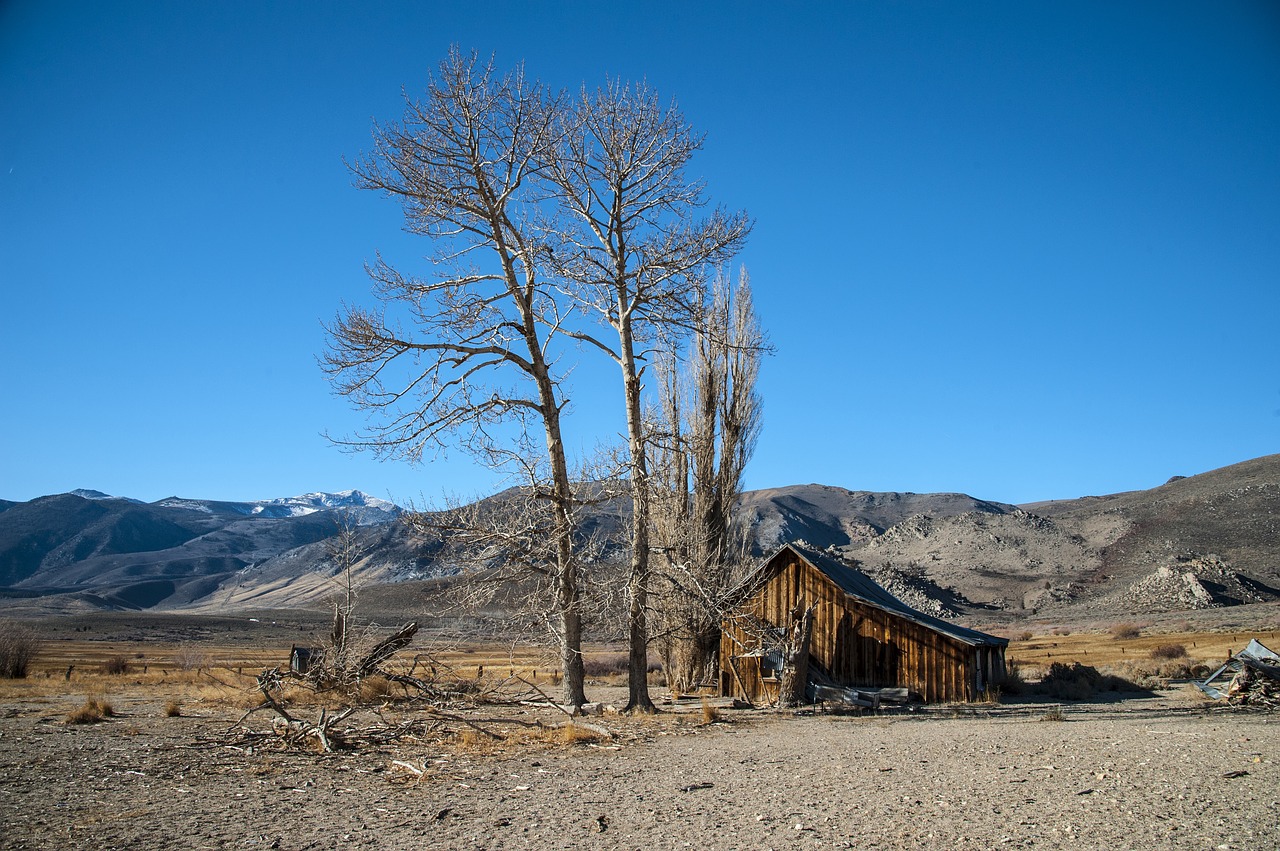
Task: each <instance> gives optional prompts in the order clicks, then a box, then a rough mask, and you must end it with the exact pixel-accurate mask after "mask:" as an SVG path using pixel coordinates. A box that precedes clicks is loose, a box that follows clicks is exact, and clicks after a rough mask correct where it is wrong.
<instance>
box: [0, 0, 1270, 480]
mask: <svg viewBox="0 0 1280 851" xmlns="http://www.w3.org/2000/svg"><path fill="white" fill-rule="evenodd" d="M608 5H609V4H599V3H545V4H532V3H504V2H492V3H488V4H484V5H483V7H482V8H483V9H484V14H483V15H482V14H481V13H478V12H476V11H474V10H475V9H476V8H478V7H476V6H474V5H473V4H463V3H430V2H422V3H403V4H396V3H371V4H355V3H351V4H336V3H324V2H319V3H315V2H307V3H260V2H252V3H234V2H219V3H208V4H187V3H171V2H123V3H63V2H49V1H48V0H8V2H3V3H0V282H2V284H0V299H2V301H0V364H2V365H3V366H2V367H0V399H3V408H2V409H0V498H5V499H10V500H25V499H30V498H33V497H36V496H39V495H42V494H48V493H58V492H63V491H66V490H70V489H72V488H76V487H90V488H97V489H100V490H104V491H107V492H110V493H115V494H121V495H128V496H133V497H137V498H141V499H146V500H155V499H159V498H162V497H165V496H168V495H171V494H179V495H182V496H189V497H205V498H220V499H259V498H268V497H275V496H285V495H291V494H296V493H301V492H304V491H312V490H342V489H347V488H360V489H362V490H365V491H368V492H370V493H372V494H374V495H376V496H381V497H391V498H394V499H397V500H399V501H402V502H403V501H405V500H408V499H421V498H425V499H426V500H428V501H430V500H433V499H438V498H439V497H440V496H441V495H442V494H444V493H452V494H459V495H463V496H467V495H476V494H483V493H487V492H488V491H490V490H491V489H492V488H493V487H495V486H496V485H497V484H499V483H498V482H497V481H495V480H494V478H493V477H492V476H491V474H489V473H487V472H486V471H484V470H482V469H479V468H477V467H476V466H475V465H474V464H473V463H472V462H471V461H470V460H469V459H468V458H466V457H465V456H464V455H462V454H460V453H456V452H455V453H450V454H449V455H448V457H446V458H441V459H436V460H433V461H431V462H429V463H427V464H425V465H422V466H417V467H411V466H409V465H406V464H403V463H391V462H382V463H380V462H377V461H375V460H374V459H372V458H371V457H369V456H362V455H349V454H344V453H342V452H340V451H338V450H337V449H335V448H334V447H333V446H331V445H330V444H329V443H328V442H327V441H326V440H325V439H324V438H323V437H322V432H324V431H326V430H327V431H330V432H334V433H339V434H341V433H344V432H349V431H351V430H352V429H354V428H355V427H357V426H358V425H359V424H360V422H361V420H360V418H359V415H358V414H356V413H354V412H352V411H350V410H349V409H348V407H347V406H346V404H345V402H343V401H342V400H341V399H338V398H335V397H334V396H332V395H331V394H330V392H329V389H328V385H327V384H326V382H325V379H324V377H323V375H322V374H321V372H320V370H319V368H318V367H317V365H316V361H315V358H316V355H317V354H318V353H319V352H320V351H321V349H322V346H323V332H322V329H321V322H322V321H326V320H328V319H330V318H331V317H332V316H333V315H334V313H335V311H336V310H337V308H338V306H339V305H340V303H342V302H343V301H344V300H345V301H348V302H367V301H368V300H369V285H368V281H367V279H366V278H365V277H364V274H363V271H362V266H363V263H364V262H365V261H367V260H369V259H371V258H372V257H373V256H374V254H375V252H377V251H383V252H385V253H386V254H387V255H388V256H389V257H391V258H393V259H394V260H395V261H396V262H397V263H399V264H400V265H402V266H405V267H407V268H410V269H412V268H413V267H414V264H415V262H416V258H420V257H421V256H423V255H425V254H426V253H427V252H428V248H427V246H425V245H423V244H421V241H420V240H418V239H416V238H412V237H409V236H407V235H405V234H403V233H402V232H401V230H400V227H401V223H400V212H399V210H398V208H397V207H396V206H395V205H394V204H393V203H391V202H389V201H387V200H385V199H383V198H380V197H378V196H376V195H374V194H373V193H368V192H361V191H358V190H356V189H354V188H353V187H352V185H351V178H350V175H349V174H348V172H347V171H346V169H345V167H344V165H343V157H347V158H354V157H356V156H357V155H359V154H360V153H361V152H362V151H363V150H365V149H366V148H368V147H369V140H370V128H371V125H372V122H373V121H374V120H375V119H377V120H392V119H396V118H398V117H399V116H400V114H401V110H402V101H401V94H400V93H401V87H404V88H406V89H407V90H408V91H409V92H410V93H414V92H416V91H420V90H421V89H422V88H423V86H424V84H425V81H426V78H427V75H428V73H429V72H430V71H431V70H432V69H433V68H434V67H435V66H436V64H437V63H438V62H439V60H440V59H441V58H443V56H444V54H445V52H446V51H447V49H448V47H449V45H450V44H451V43H457V44H459V45H460V46H462V47H463V48H464V49H471V48H474V49H477V50H479V51H481V52H482V53H490V52H492V53H494V54H495V56H496V59H497V62H498V64H499V65H501V66H504V67H508V66H511V65H514V64H516V63H517V62H520V61H522V60H523V61H524V62H525V64H526V69H527V71H528V73H529V74H531V75H533V76H537V77H539V78H541V79H542V80H543V81H545V82H547V83H548V84H550V85H552V86H554V87H557V88H559V87H570V88H576V87H577V86H579V85H580V84H582V83H583V82H585V83H587V84H588V85H591V86H595V85H597V84H599V83H602V82H603V81H604V80H605V78H606V76H609V77H621V78H624V79H637V78H644V79H646V80H647V81H648V82H649V83H650V84H651V85H652V86H654V87H655V88H657V89H658V90H659V91H660V92H662V93H663V94H664V95H667V96H671V97H674V98H676V99H677V100H678V101H679V103H680V105H681V107H682V109H683V110H684V112H685V115H686V117H687V118H688V119H689V120H690V121H691V122H692V123H693V124H694V125H695V126H696V127H697V128H699V129H700V130H702V131H703V132H705V133H706V134H707V139H706V145H705V148H704V150H703V152H702V153H701V155H700V157H699V158H698V159H696V160H695V161H694V164H693V168H692V173H693V174H694V175H699V176H702V177H704V178H705V179H706V181H707V185H708V190H709V194H710V196H711V198H712V199H713V200H714V201H715V202H718V203H722V204H724V205H726V206H728V207H731V208H744V209H746V210H748V211H749V212H750V213H751V214H752V216H753V217H754V218H755V230H754V232H753V235H752V237H751V240H750V243H749V245H748V248H747V250H746V251H745V252H744V254H743V255H742V257H741V258H740V259H741V262H742V263H744V264H746V266H747V267H748V268H749V270H750V272H751V276H752V280H753V283H754V286H755V292H756V300H757V305H758V308H759V310H760V312H761V315H762V319H763V322H764V324H765V326H766V328H767V329H768V332H769V334H770V337H771V339H772V341H773V343H774V344H775V346H776V348H777V354H776V355H775V356H774V357H773V358H771V359H770V360H769V361H768V362H767V363H766V364H765V367H764V375H763V378H762V387H761V389H762V392H763V395H764V398H765V431H764V434H763V436H762V438H761V441H760V444H759V447H758V450H757V453H756V458H755V461H754V462H753V464H752V466H751V468H750V469H749V472H748V480H747V485H748V487H751V488H759V487H773V486H781V485H786V484H795V483H805V482H822V483H826V484H832V485H839V486H842V487H847V488H850V489H855V490H858V489H865V490H900V491H915V492H933V491H962V492H966V493H970V494H973V495H974V496H978V497H982V498H986V499H994V500H1002V501H1008V502H1025V501H1032V500H1038V499H1049V498H1067V497H1074V496H1080V495H1084V494H1092V493H1108V492H1114V491H1120V490H1129V489H1136V488H1145V487H1152V486H1154V485H1157V484H1160V483H1161V482H1163V481H1164V480H1165V479H1167V478H1168V477H1169V476H1171V475H1175V474H1180V475H1188V474H1193V473H1197V472H1203V471H1205V470H1208V469H1212V468H1215V467H1219V466H1223V465H1226V464H1230V463H1234V462H1237V461H1242V460H1245V459H1248V458H1252V457H1256V456H1259V455H1264V454H1268V453H1271V452H1275V451H1277V450H1278V449H1280V441H1278V438H1280V342H1278V340H1280V334H1278V333H1277V325H1278V324H1280V322H1278V320H1280V6H1277V5H1276V4H1275V3H1272V2H1225V3H1178V2H1172V3H1170V2H1160V3H1123V4H1116V3H1109V2H1107V3H1089V2H1084V3H1079V2H1072V3H1065V2H1063V3H1021V2H1008V3H963V4H961V3H924V2H884V3H871V2H848V3H832V4H820V3H819V4H807V5H805V6H804V7H803V8H791V6H790V4H780V3H750V2H748V3H724V4H717V3H706V4H697V3H674V4H666V3H648V4H630V5H628V6H625V7H620V8H617V9H611V8H607V7H608ZM583 358H584V361H585V360H587V359H588V356H587V355H586V354H584V355H583ZM577 377H578V380H579V382H580V383H579V384H578V386H576V387H575V388H574V411H575V414H574V419H573V421H572V433H571V434H570V436H569V439H570V443H571V445H572V446H573V447H574V448H575V449H578V450H582V451H586V450H589V449H590V448H591V447H593V446H595V445H596V444H597V443H598V442H601V441H607V440H609V439H610V438H611V437H613V436H614V435H616V434H617V432H619V431H620V430H621V424H620V421H619V419H618V416H617V411H618V406H619V393H620V390H619V388H618V387H617V386H616V383H615V382H613V381H612V380H610V379H611V378H612V375H611V374H608V373H607V371H606V370H604V369H603V368H597V367H596V366H595V365H593V364H588V363H584V364H583V366H582V368H581V370H580V372H579V374H578V376H577Z"/></svg>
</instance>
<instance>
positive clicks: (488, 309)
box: [323, 48, 586, 705]
mask: <svg viewBox="0 0 1280 851" xmlns="http://www.w3.org/2000/svg"><path fill="white" fill-rule="evenodd" d="M559 107H560V99H558V98H557V97H556V96H552V95H549V94H548V93H547V92H546V90H545V89H544V88H543V87H542V86H540V85H539V84H537V83H536V82H530V81H528V80H526V79H525V77H524V75H523V73H522V71H520V70H517V71H515V72H513V73H511V74H507V75H500V74H499V73H497V72H496V71H495V70H494V68H493V65H492V63H491V62H490V63H485V62H482V61H480V60H479V59H478V58H477V56H476V55H475V54H474V53H473V54H471V55H469V56H468V55H463V54H462V53H461V52H460V51H458V50H457V49H456V48H455V49H453V50H451V51H450V53H449V56H448V57H447V58H446V59H445V61H444V62H442V63H441V65H440V68H439V72H438V74H437V75H436V76H434V77H433V78H432V79H431V81H430V83H429V85H428V88H427V91H426V94H425V96H424V97H423V98H422V99H420V100H412V99H409V98H407V97H406V111H405V115H404V118H403V120H402V121H401V123H399V124H385V125H378V126H376V127H375V129H374V148H373V151H372V152H371V153H369V154H368V155H366V156H365V157H363V158H361V159H360V160H359V161H357V162H356V163H354V164H352V165H351V166H350V167H351V169H352V171H353V172H354V174H355V175H356V178H357V182H358V185H359V186H361V187H362V188H365V189H372V190H376V191H380V192H384V193H386V194H387V195H388V196H390V197H392V198H394V199H396V200H397V201H399V202H400V204H401V206H402V207H403V210H404V215H405V222H406V228H407V229H408V230H409V231H410V232H412V233H416V234H420V235H423V236H426V237H429V238H430V239H431V240H432V243H433V248H434V254H433V256H432V258H431V260H432V264H433V266H434V272H433V274H432V275H431V276H429V277H427V278H421V279H420V278H416V277H412V276H408V275H404V274H402V273H401V272H399V271H397V270H396V269H394V268H392V267H391V266H390V265H389V264H387V263H385V262H383V261H381V260H379V261H378V262H377V263H376V264H374V265H373V266H372V267H371V268H370V269H369V274H370V276H371V277H372V279H373V281H374V284H375V294H376V296H377V298H378V300H379V301H380V302H381V305H382V307H381V309H380V310H377V311H373V310H368V309H365V308H361V307H355V306H348V307H345V308H344V309H343V310H342V311H341V312H340V313H339V315H338V317H337V319H336V321H335V322H334V323H333V324H332V325H331V326H330V327H329V328H328V331H329V346H328V350H327V351H326V352H325V354H324V356H323V365H324V367H325V369H326V371H327V372H328V374H329V377H330V379H331V381H332V383H333V386H334V387H335V389H336V390H337V392H338V393H340V394H341V395H344V396H346V397H348V398H349V399H350V400H351V401H352V402H353V403H354V404H355V405H356V406H357V407H359V408H362V409H365V410H367V411H370V412H372V413H373V414H374V415H375V416H374V418H373V420H372V422H373V424H372V426H371V427H370V428H369V429H368V430H367V431H365V432H363V433H361V434H359V435H357V436H355V437H353V438H348V439H347V440H346V441H340V442H346V443H348V444H350V445H354V446H358V447H364V448H371V449H372V450H374V451H375V452H377V453H378V454H379V455H380V456H382V457H395V458H406V459H409V460H411V461H417V460H420V459H421V457H422V456H423V453H424V451H426V450H427V449H428V448H431V447H434V446H440V445H445V444H451V445H458V446H461V447H463V448H464V449H466V450H467V451H470V452H472V453H474V454H475V455H476V456H477V457H479V458H480V459H481V460H482V461H484V462H485V463H487V464H489V465H490V466H493V467H496V468H504V467H506V466H507V465H509V464H511V463H516V464H518V465H519V467H520V469H524V470H530V469H537V470H538V476H537V477H536V481H534V482H533V483H532V486H533V488H534V489H535V492H536V493H537V495H538V496H539V497H540V498H541V499H542V500H544V501H545V503H546V505H547V507H548V510H549V515H550V517H551V518H552V519H551V524H550V525H551V527H552V530H553V531H552V533H551V540H552V541H553V543H554V560H553V562H552V565H553V567H552V570H553V572H554V582H553V583H552V586H553V598H552V601H551V610H552V611H553V612H554V618H555V622H556V629H557V630H558V633H559V638H560V644H561V655H562V662H563V665H564V671H565V677H564V696H563V697H564V701H565V702H566V703H568V704H573V705H581V704H582V703H584V702H585V701H586V697H585V695H584V693H583V677H582V654H581V637H582V622H581V613H580V597H581V588H580V583H579V579H578V563H577V559H576V558H575V555H574V552H573V530H574V517H573V513H574V495H573V488H572V483H571V481H570V478H569V472H568V470H569V468H568V463H567V460H566V454H565V444H564V440H563V437H562V431H561V412H562V409H563V407H564V405H565V404H566V401H567V400H566V399H565V397H564V391H563V386H562V384H561V380H560V379H561V376H560V375H559V374H558V373H557V370H556V364H555V361H554V356H553V355H552V354H551V346H552V344H553V343H554V338H555V337H556V336H557V334H558V329H559V328H560V326H561V322H562V317H561V315H560V305H559V304H558V303H557V293H555V292H554V291H552V290H551V289H549V287H548V282H547V281H546V279H545V277H544V275H543V263H544V261H545V258H546V257H547V254H548V252H547V248H548V246H547V244H546V243H545V242H543V241H542V240H541V239H539V238H538V234H539V232H540V230H539V228H538V227H537V226H535V221H536V219H537V216H538V214H539V208H540V205H541V204H542V203H543V202H544V201H545V200H546V199H545V196H544V195H542V194H540V193H541V190H540V188H539V183H538V181H537V180H536V175H537V172H538V170H539V169H540V168H542V167H543V164H544V163H545V162H547V161H548V160H552V159H554V157H555V156H556V146H557V143H558V137H557V133H558V132H561V128H560V127H559V124H558V122H557V121H556V117H557V115H558V113H559ZM512 428H514V429H516V432H517V433H518V434H530V433H535V434H536V433H538V432H541V434H542V437H543V440H544V442H545V453H546V454H545V464H541V465H537V466H536V467H533V466H530V465H529V464H528V459H527V458H522V457H521V455H522V452H521V450H522V448H523V447H521V446H520V445H519V444H518V443H517V444H516V445H514V446H513V445H512V443H511V441H510V433H511V432H510V430H511V429H512ZM504 429H505V430H504Z"/></svg>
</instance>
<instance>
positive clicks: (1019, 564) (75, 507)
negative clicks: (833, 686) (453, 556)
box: [0, 455, 1280, 620]
mask: <svg viewBox="0 0 1280 851" xmlns="http://www.w3.org/2000/svg"><path fill="white" fill-rule="evenodd" d="M490 499H491V500H497V499H501V495H496V496H495V497H491V498H490ZM402 513H403V512H402V510H401V509H400V508H399V507H398V506H395V505H394V504H392V503H390V502H387V501H385V500H378V499H375V498H373V497H370V496H368V495H366V494H364V493H361V492H360V491H347V492H344V493H340V494H323V493H313V494H306V495H303V496H300V497H290V498H284V499H273V500H264V501H259V502H219V501H212V500H200V499H181V498H178V497H170V498H167V499H162V500H159V501H157V502H154V503H143V502H139V501H137V500H132V499H128V498H120V497H112V496H108V495H106V494H103V493H100V492H97V491H84V490H82V491H74V492H72V493H67V494H59V495H55V496H47V497H40V498H38V499H33V500H31V501H29V502H17V503H15V502H5V501H0V610H3V609H4V608H10V609H14V610H27V611H33V612H59V611H76V610H101V609H116V610H131V609H132V610H140V609H158V610H189V611H211V610H218V611H239V610H248V609H255V610H261V609H272V608H295V607H314V606H317V605H319V604H321V603H322V602H323V601H324V600H325V599H326V598H328V597H330V596H332V595H333V593H334V591H335V587H336V586H335V583H334V581H333V577H334V574H335V573H336V572H337V571H338V566H337V564H336V563H335V561H334V559H333V558H332V556H331V555H330V550H331V546H330V544H331V541H332V540H333V538H334V536H335V535H336V534H337V533H338V531H339V530H340V529H341V528H342V527H343V526H344V525H345V526H347V527H351V528H352V529H353V534H354V535H355V536H356V542H357V548H358V551H359V552H360V553H361V557H360V559H359V562H358V563H357V564H356V566H355V568H354V571H353V572H354V574H355V576H356V579H357V581H358V582H359V583H360V584H361V586H362V587H367V588H380V589H383V590H384V591H385V592H387V593H392V592H394V593H395V594H396V595H404V594H409V593H412V591H413V588H414V587H415V586H414V583H418V584H421V583H422V582H424V581H433V582H437V583H438V582H439V578H440V577H448V576H450V575H452V574H454V573H456V572H457V571H458V567H457V566H456V565H454V564H452V563H450V562H449V561H448V560H446V559H445V558H443V557H442V556H441V553H440V541H439V540H436V539H432V538H430V537H423V536H421V535H418V534H415V533H413V532H411V530H410V529H409V527H408V526H407V524H404V523H399V522H395V521H396V520H397V519H398V518H399V517H400V516H401V514H402ZM625 515H626V506H625V505H620V504H617V503H614V504H612V505H610V506H607V507H605V508H600V509H595V510H594V514H592V513H588V514H587V516H586V517H585V518H584V519H585V520H586V522H588V523H589V524H592V526H593V528H594V530H595V531H596V532H597V533H598V534H600V535H603V536H606V537H607V536H608V535H615V536H618V539H619V541H621V540H622V538H621V535H622V530H624V529H625V528H626V517H625ZM735 517H736V519H737V520H738V521H739V522H740V523H742V524H744V525H745V528H746V529H747V530H748V532H749V538H750V542H751V546H752V548H753V551H754V554H755V555H757V556H759V555H763V554H767V553H771V552H773V551H774V550H776V549H777V548H778V547H779V546H781V545H782V544H784V543H787V542H789V541H798V540H803V541H805V542H807V543H808V544H809V545H811V546H815V547H819V548H822V549H826V550H827V551H829V552H832V553H833V554H835V555H838V556H839V557H841V558H843V559H845V560H846V561H848V562H850V563H853V564H856V565H857V566H858V567H859V568H860V569H861V570H863V571H864V572H865V573H867V574H868V575H870V576H872V577H873V578H874V579H876V580H877V581H878V582H880V583H881V584H882V585H884V586H885V587H886V588H888V589H889V590H890V591H892V592H893V593H895V594H896V595H897V596H899V597H900V598H902V599H903V600H905V601H906V602H908V603H910V604H911V605H913V606H915V607H917V608H919V609H921V610H924V611H929V612H931V613H934V614H937V615H940V616H943V617H953V616H961V617H967V618H970V619H973V618H983V619H989V620H990V619H995V620H999V619H1003V618H1011V617H1019V616H1027V615H1036V614H1039V615H1044V614H1046V613H1048V614H1057V615H1059V616H1061V617H1063V618H1064V619H1065V618H1068V617H1073V616H1074V617H1115V616H1123V615H1126V614H1135V613H1137V614H1141V613H1150V612H1160V611H1191V610H1204V609H1219V608H1223V607H1231V606H1239V605H1244V604H1271V605H1275V606H1280V528H1278V523H1280V455H1270V456H1265V457H1262V458H1257V459H1253V460H1251V461H1245V462H1243V463H1240V464H1235V465H1232V466H1229V467H1224V468H1221V469H1218V470H1213V471H1210V472H1206V473H1202V474H1199V475H1195V476H1189V477H1182V476H1174V477H1173V478H1171V479H1170V480H1169V481H1167V482H1166V483H1164V484H1163V485H1159V486H1157V487H1153V488H1151V489H1149V490H1141V491H1132V492H1128V493H1121V494H1111V495H1107V496H1087V497H1081V498H1078V499H1070V500H1060V501H1053V502H1043V503H1035V504H1028V505H1021V506H1018V505H1012V504H1008V503H1001V502H991V501H986V500H981V499H977V498H974V497H971V496H967V495H964V494H913V493H873V492H867V491H852V490H846V489H843V488H839V487H832V486H828V485H820V484H808V485H793V486H789V487H782V488H770V489H766V490H757V491H750V492H748V493H745V494H744V495H743V496H742V498H741V499H740V500H739V503H738V505H737V509H736V514H735ZM621 547H622V544H621V543H619V544H618V548H617V549H615V551H614V552H615V555H616V554H617V553H619V552H621Z"/></svg>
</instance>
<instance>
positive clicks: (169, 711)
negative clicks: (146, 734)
mask: <svg viewBox="0 0 1280 851" xmlns="http://www.w3.org/2000/svg"><path fill="white" fill-rule="evenodd" d="M164 717H166V718H181V717H182V704H181V703H179V702H178V701H176V700H171V701H169V702H168V703H166V704H165V705H164Z"/></svg>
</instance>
